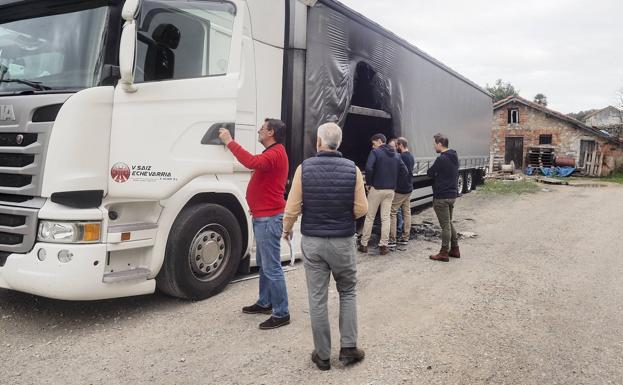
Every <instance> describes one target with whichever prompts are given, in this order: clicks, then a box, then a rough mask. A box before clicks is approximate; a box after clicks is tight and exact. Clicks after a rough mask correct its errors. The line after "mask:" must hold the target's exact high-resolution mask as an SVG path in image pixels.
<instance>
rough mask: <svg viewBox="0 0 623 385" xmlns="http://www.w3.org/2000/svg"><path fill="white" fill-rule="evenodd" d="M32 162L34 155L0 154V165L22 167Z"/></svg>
mask: <svg viewBox="0 0 623 385" xmlns="http://www.w3.org/2000/svg"><path fill="white" fill-rule="evenodd" d="M34 162H35V156H34V155H25V154H0V167H24V166H28V165H31V164H33V163H34Z"/></svg>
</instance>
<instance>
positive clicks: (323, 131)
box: [318, 123, 342, 150]
mask: <svg viewBox="0 0 623 385" xmlns="http://www.w3.org/2000/svg"><path fill="white" fill-rule="evenodd" d="M318 137H319V138H320V143H321V144H322V145H323V146H326V147H328V148H329V149H331V150H337V149H338V147H340V144H342V129H341V128H340V126H338V125H337V124H335V123H325V124H323V125H322V126H320V127H318Z"/></svg>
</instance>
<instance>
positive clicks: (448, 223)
mask: <svg viewBox="0 0 623 385" xmlns="http://www.w3.org/2000/svg"><path fill="white" fill-rule="evenodd" d="M434 138H435V151H436V152H437V153H438V154H440V155H439V157H438V158H437V159H436V160H435V163H434V164H433V165H432V166H431V167H430V168H429V169H428V171H427V174H428V176H429V177H431V178H433V208H434V209H435V214H437V219H438V220H439V225H440V226H441V229H442V233H441V251H439V254H437V255H431V256H430V259H432V260H434V261H442V262H448V261H449V258H448V257H454V258H460V257H461V253H460V252H459V242H458V237H457V234H456V230H455V228H454V225H453V224H452V212H453V210H454V202H455V201H456V198H457V196H458V180H459V156H458V155H457V153H456V151H454V150H450V149H448V145H449V141H448V138H446V137H445V136H443V135H442V134H437V135H435V136H434Z"/></svg>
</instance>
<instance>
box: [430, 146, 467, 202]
mask: <svg viewBox="0 0 623 385" xmlns="http://www.w3.org/2000/svg"><path fill="white" fill-rule="evenodd" d="M426 174H427V175H428V176H430V177H431V178H434V180H433V196H434V197H435V198H437V199H454V198H456V197H457V196H458V192H457V189H458V180H459V156H458V155H457V153H456V151H454V150H448V151H446V152H442V153H441V154H440V155H439V157H438V158H437V159H436V160H435V163H433V165H432V166H431V167H430V168H429V169H428V171H427V172H426Z"/></svg>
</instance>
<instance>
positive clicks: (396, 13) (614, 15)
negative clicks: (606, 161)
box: [342, 0, 623, 113]
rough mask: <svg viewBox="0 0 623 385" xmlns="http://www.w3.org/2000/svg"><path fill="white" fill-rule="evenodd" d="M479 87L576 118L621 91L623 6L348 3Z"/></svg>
mask: <svg viewBox="0 0 623 385" xmlns="http://www.w3.org/2000/svg"><path fill="white" fill-rule="evenodd" d="M342 2H343V3H345V4H346V5H348V6H349V7H351V8H353V9H354V10H356V11H358V12H360V13H362V14H364V15H365V16H367V17H369V18H371V19H372V20H374V21H376V22H378V23H379V24H381V25H383V26H384V27H386V28H388V29H389V30H391V31H392V32H394V33H396V34H397V35H399V36H401V37H403V38H405V39H406V40H408V41H410V42H411V43H413V44H414V45H416V46H417V47H419V48H420V49H422V50H424V51H426V52H427V53H429V54H431V55H432V56H433V57H435V58H437V59H439V60H441V61H442V62H443V63H444V64H446V65H448V66H449V67H451V68H453V69H455V70H457V71H458V72H460V73H461V74H463V75H465V76H466V77H468V78H470V79H471V80H473V81H475V82H476V83H478V84H481V85H483V86H484V85H485V84H486V83H489V84H491V83H493V82H495V80H496V79H498V78H502V79H504V80H506V81H510V82H511V83H512V84H513V85H514V86H515V87H516V88H518V89H520V90H521V95H522V96H524V97H526V98H530V99H531V98H532V97H533V96H534V95H536V94H537V93H539V92H541V93H544V94H545V95H547V97H548V100H549V102H550V106H551V107H553V108H555V109H558V110H560V111H561V112H565V113H567V112H575V111H579V110H587V109H590V108H599V107H604V106H606V105H608V104H612V103H614V100H615V99H614V95H615V92H616V90H618V89H620V88H622V87H623V27H622V26H623V1H620V0H594V1H587V0H548V1H542V0H524V1H521V2H519V1H493V0H472V1H460V0H446V1H438V2H432V1H424V0H411V1H408V2H407V1H404V0H402V1H399V0H385V1H382V0H381V1H379V0H375V1H373V0H342Z"/></svg>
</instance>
